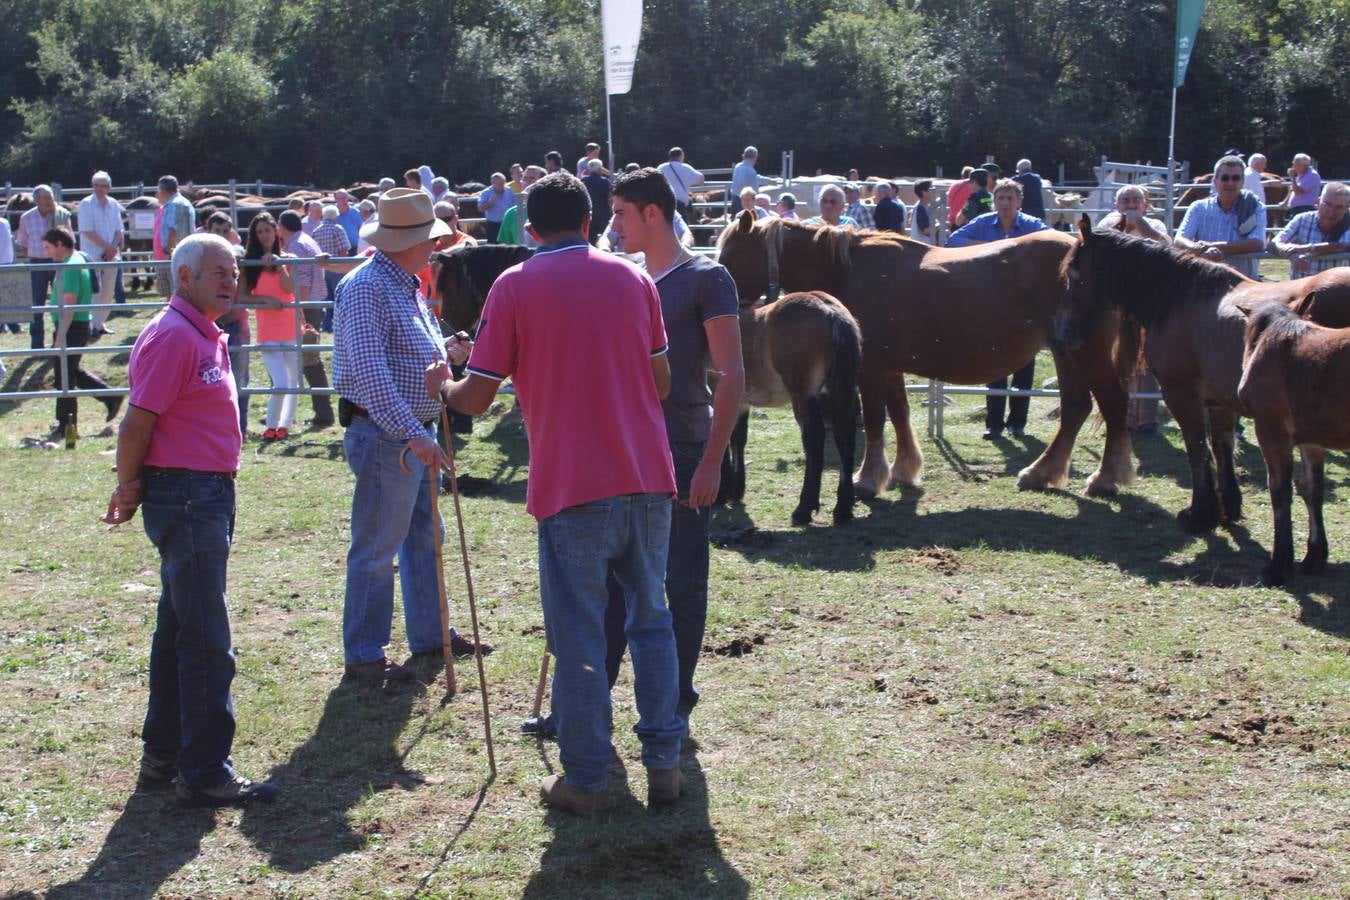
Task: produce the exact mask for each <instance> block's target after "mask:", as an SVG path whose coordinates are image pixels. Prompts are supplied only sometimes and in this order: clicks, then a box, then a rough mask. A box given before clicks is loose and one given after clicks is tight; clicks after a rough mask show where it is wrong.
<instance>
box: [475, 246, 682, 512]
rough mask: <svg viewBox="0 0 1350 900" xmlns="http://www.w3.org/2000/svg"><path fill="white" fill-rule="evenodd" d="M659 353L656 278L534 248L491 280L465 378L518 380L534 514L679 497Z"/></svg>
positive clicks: (528, 505)
mask: <svg viewBox="0 0 1350 900" xmlns="http://www.w3.org/2000/svg"><path fill="white" fill-rule="evenodd" d="M665 352H666V329H665V325H664V323H663V322H662V320H661V298H660V295H659V294H657V292H656V286H655V285H654V284H652V280H651V279H650V278H648V277H647V276H646V275H645V274H644V273H643V272H641V271H640V270H639V269H638V268H637V267H635V266H633V265H632V264H630V263H628V262H625V261H624V260H621V259H618V258H616V257H613V256H610V255H608V254H606V253H601V252H599V251H598V250H594V249H592V248H591V247H590V245H588V244H585V243H578V244H563V245H561V246H559V247H558V248H557V249H545V250H541V251H540V252H538V253H537V254H535V255H534V256H533V257H532V258H530V259H528V260H526V261H525V262H523V263H521V264H520V265H518V266H514V267H512V268H510V269H507V270H506V271H505V272H504V273H502V275H501V277H500V278H498V279H497V281H496V283H495V284H493V286H492V290H491V291H490V292H489V293H488V298H487V303H486V305H485V306H484V308H483V319H482V322H481V324H480V325H479V327H478V337H477V340H476V342H475V343H474V348H473V354H472V355H471V356H470V358H469V363H468V369H469V371H470V372H473V373H475V374H477V375H481V376H483V377H485V378H492V379H495V380H501V379H504V378H506V377H508V376H509V377H510V378H511V379H512V380H513V381H514V382H515V386H516V398H517V400H518V401H519V402H520V406H521V412H522V413H523V414H524V416H525V430H526V434H527V436H528V437H529V442H530V480H529V487H528V488H527V490H526V495H525V509H526V511H527V512H529V513H530V515H532V516H534V517H535V518H536V519H539V520H543V519H547V518H549V517H550V516H552V515H554V514H555V513H557V512H558V511H559V510H562V509H565V508H567V507H569V506H576V505H577V504H579V503H589V502H590V501H592V500H600V499H603V498H605V497H616V496H619V495H622V494H637V493H663V494H665V493H668V494H673V493H674V492H675V469H674V466H673V464H672V463H671V459H670V447H669V445H668V443H667V441H666V423H665V419H664V417H663V416H662V414H661V399H660V397H658V396H657V394H656V381H655V379H654V378H653V377H652V369H651V358H652V357H653V356H659V355H660V354H662V353H665Z"/></svg>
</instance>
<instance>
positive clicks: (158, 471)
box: [141, 466, 239, 481]
mask: <svg viewBox="0 0 1350 900" xmlns="http://www.w3.org/2000/svg"><path fill="white" fill-rule="evenodd" d="M141 471H142V472H144V473H145V474H146V475H150V476H155V475H210V476H211V477H213V478H228V479H229V480H230V481H234V479H235V477H236V476H237V475H238V474H239V473H238V472H203V471H201V470H200V469H178V468H173V467H171V466H142V467H141Z"/></svg>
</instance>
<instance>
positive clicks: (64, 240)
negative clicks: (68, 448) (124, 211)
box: [42, 226, 122, 440]
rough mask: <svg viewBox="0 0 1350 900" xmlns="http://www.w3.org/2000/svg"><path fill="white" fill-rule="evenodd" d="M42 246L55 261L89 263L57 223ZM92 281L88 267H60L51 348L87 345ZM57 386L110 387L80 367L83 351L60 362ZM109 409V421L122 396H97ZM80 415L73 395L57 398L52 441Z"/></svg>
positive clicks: (53, 301) (54, 295) (49, 301)
mask: <svg viewBox="0 0 1350 900" xmlns="http://www.w3.org/2000/svg"><path fill="white" fill-rule="evenodd" d="M42 247H43V249H44V250H45V251H46V253H47V256H48V257H49V258H50V259H51V261H52V262H58V263H77V264H78V263H87V262H88V261H89V260H88V259H87V258H86V257H85V255H84V254H83V253H81V252H79V251H78V250H76V249H75V235H74V234H72V233H71V231H70V229H69V228H66V227H65V226H58V227H56V228H51V229H48V230H47V232H46V233H44V234H43V235H42ZM93 288H94V286H93V280H92V279H91V278H90V277H89V270H88V269H85V268H69V269H60V270H58V271H57V273H56V277H55V278H54V279H53V280H52V292H51V296H49V297H48V298H47V305H48V306H51V307H54V310H53V312H52V314H51V316H52V325H53V331H54V332H55V333H54V334H53V336H52V347H54V348H56V347H65V348H72V347H84V346H86V345H87V344H88V343H89V330H90V321H91V320H92V319H93V311H92V310H90V309H89V304H91V303H93V302H94V289H93ZM56 387H57V388H58V389H59V390H63V391H69V390H75V389H77V388H78V389H79V390H83V391H90V390H107V388H108V384H107V382H105V381H104V380H103V379H101V378H99V377H98V376H97V375H91V374H90V373H88V372H86V371H85V370H84V369H82V368H80V354H78V353H68V354H67V355H66V358H65V369H64V373H63V372H62V368H61V364H60V363H59V362H58V363H57V376H56ZM98 399H99V400H100V401H101V402H102V403H103V405H104V406H106V407H107V408H108V417H107V419H106V421H109V422H111V421H112V420H113V418H114V417H115V416H116V415H117V413H118V411H119V410H120V409H121V408H122V398H121V397H112V396H104V397H99V398H98ZM78 417H79V407H78V401H76V399H75V398H74V397H58V398H57V399H56V427H55V428H53V429H52V433H51V437H50V440H56V439H57V438H58V437H59V436H60V435H61V434H63V433H64V432H65V429H66V425H67V424H75V423H76V422H77V421H78Z"/></svg>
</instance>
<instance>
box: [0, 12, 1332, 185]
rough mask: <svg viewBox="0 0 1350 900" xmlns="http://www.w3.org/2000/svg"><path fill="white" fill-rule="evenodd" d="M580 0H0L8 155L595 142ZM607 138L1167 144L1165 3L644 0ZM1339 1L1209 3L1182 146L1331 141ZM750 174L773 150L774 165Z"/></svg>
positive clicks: (322, 175)
mask: <svg viewBox="0 0 1350 900" xmlns="http://www.w3.org/2000/svg"><path fill="white" fill-rule="evenodd" d="M598 6H599V3H598V0H389V2H385V3H380V4H370V3H365V2H360V0H324V2H319V0H288V2H281V0H263V2H257V0H253V2H250V0H141V2H137V3H130V4H128V3H126V2H124V0H70V2H56V0H9V2H8V4H7V7H6V9H7V12H8V10H10V9H12V10H13V11H14V15H12V16H9V15H7V17H6V18H7V20H8V21H12V22H18V23H21V24H20V26H19V27H11V28H8V29H5V30H4V31H3V33H0V58H5V59H7V60H12V61H17V62H19V63H20V64H11V65H7V66H4V67H0V95H3V96H7V97H10V98H12V99H11V100H10V102H9V103H8V104H7V105H6V108H5V109H3V110H0V135H3V136H4V137H3V138H0V166H3V167H4V177H6V178H9V179H11V180H14V181H32V180H38V179H50V180H62V181H66V182H71V183H76V182H80V183H82V181H83V179H84V178H85V177H87V174H88V172H89V171H91V170H92V169H93V168H96V167H107V168H109V169H110V170H113V171H114V172H115V174H117V175H118V176H119V177H120V178H123V179H132V178H141V179H148V178H151V177H153V176H155V175H157V174H158V173H160V172H161V171H175V172H179V173H181V174H183V175H184V176H187V177H193V178H197V179H199V180H200V179H215V178H224V177H227V176H230V175H237V176H239V177H244V178H253V177H258V176H265V177H266V178H269V179H273V180H286V181H316V182H323V183H326V184H331V183H336V182H339V181H349V180H355V179H358V178H361V179H367V178H375V177H378V176H379V175H382V174H397V172H398V171H401V170H402V169H403V168H406V167H408V166H413V165H417V164H420V163H429V164H431V165H432V166H433V167H434V168H436V169H437V170H438V171H442V172H445V173H447V174H448V175H450V176H451V177H453V178H455V179H456V180H459V181H465V180H471V179H472V180H481V179H482V178H484V177H485V176H486V175H487V173H488V172H491V171H493V170H494V169H502V168H504V167H505V166H506V165H507V164H508V163H510V162H512V161H515V160H522V161H524V160H531V159H533V160H537V159H539V158H540V157H541V156H542V154H543V152H544V151H546V150H550V149H555V148H556V149H559V150H563V151H564V152H565V154H566V155H567V156H569V157H571V156H572V155H573V154H575V153H576V152H577V151H578V150H579V148H580V145H581V144H582V143H583V142H584V141H587V140H591V139H598V138H601V137H603V135H604V131H605V97H604V93H603V90H604V89H603V84H602V73H601V66H600V54H599V44H600V26H599V16H598ZM644 6H645V8H644V24H643V38H642V44H641V49H640V51H639V57H638V64H637V70H636V76H635V82H634V89H633V93H631V94H629V95H626V96H620V97H615V98H613V101H612V117H613V123H614V133H615V138H616V141H617V143H618V155H619V156H620V158H621V160H623V161H626V160H629V159H636V160H640V161H644V162H654V161H657V160H660V159H662V158H664V155H665V151H666V149H667V148H668V147H670V146H672V145H675V144H679V145H681V146H683V147H684V148H685V149H686V150H687V151H688V155H689V159H690V161H691V162H693V163H694V164H695V165H698V166H702V167H717V166H726V165H730V164H731V163H732V162H734V161H735V160H736V159H737V158H738V154H739V151H740V148H741V147H743V146H744V145H745V144H746V143H750V142H753V143H755V144H757V145H758V146H759V147H760V148H761V149H762V150H763V151H764V153H765V158H766V160H774V159H775V158H776V156H777V153H778V151H779V150H780V149H788V148H791V149H795V150H796V151H797V169H798V171H800V172H810V171H814V170H815V169H817V168H820V169H826V170H833V171H840V170H842V169H844V168H847V167H849V166H854V165H856V166H860V167H862V168H863V169H864V170H867V171H873V172H885V173H891V174H896V173H900V172H906V171H908V172H916V173H917V172H928V171H931V170H932V167H933V166H934V165H944V166H946V167H948V168H951V167H954V166H955V165H957V164H959V163H961V162H968V161H977V160H981V159H983V158H984V156H985V155H986V154H993V155H994V156H995V157H996V158H998V159H999V160H1000V161H1003V162H1006V163H1008V164H1011V162H1013V161H1014V160H1015V159H1016V158H1017V157H1020V156H1029V157H1031V158H1032V159H1033V160H1035V161H1036V162H1037V164H1038V166H1040V167H1041V168H1042V169H1043V170H1051V169H1052V168H1053V167H1054V165H1055V164H1056V163H1058V162H1064V163H1066V164H1067V165H1068V167H1069V168H1070V170H1071V171H1072V172H1073V173H1074V174H1075V175H1080V176H1081V175H1085V174H1086V169H1087V167H1088V166H1090V165H1091V164H1093V163H1094V162H1095V161H1096V159H1097V157H1099V156H1100V155H1102V154H1106V155H1109V156H1111V157H1113V158H1117V159H1140V160H1146V159H1151V160H1154V161H1159V160H1161V159H1162V158H1163V157H1164V156H1165V155H1166V146H1167V145H1166V139H1167V129H1168V109H1169V100H1170V94H1171V90H1170V87H1171V85H1170V74H1171V58H1172V49H1173V47H1172V42H1173V34H1174V24H1175V7H1176V4H1175V2H1173V0H1123V2H1118V3H1111V4H1104V3H1100V2H1095V0H716V2H715V0H647V2H646V3H645V4H644ZM1347 51H1350V2H1348V0H1329V2H1324V3H1317V4H1306V3H1301V2H1296V0H1210V3H1209V5H1208V7H1207V11H1206V13H1205V18H1204V20H1203V22H1202V26H1201V33H1200V36H1199V40H1198V44H1197V52H1196V55H1195V57H1194V58H1193V60H1192V63H1191V69H1190V74H1189V76H1188V80H1187V84H1186V85H1185V87H1184V88H1183V89H1182V91H1181V92H1180V96H1179V102H1180V107H1179V114H1178V144H1177V150H1178V156H1179V157H1181V158H1189V159H1191V160H1192V161H1193V162H1196V163H1199V164H1201V165H1202V167H1204V166H1206V165H1207V164H1208V161H1209V160H1210V159H1212V158H1213V157H1214V156H1215V154H1217V153H1219V152H1220V151H1222V150H1223V149H1225V148H1227V147H1229V146H1238V147H1240V148H1242V149H1244V150H1249V151H1250V150H1256V149H1261V150H1263V151H1264V152H1266V153H1267V155H1268V156H1270V157H1271V159H1272V165H1273V166H1274V167H1275V168H1280V167H1282V165H1283V163H1284V161H1285V160H1287V159H1288V157H1289V156H1290V155H1292V153H1294V152H1296V151H1307V152H1310V153H1312V154H1313V155H1314V156H1317V157H1318V158H1319V159H1320V161H1321V163H1322V168H1323V169H1324V170H1327V171H1329V172H1332V171H1335V170H1336V169H1338V168H1339V167H1341V166H1343V165H1345V164H1346V163H1350V152H1347V151H1346V150H1344V149H1342V148H1346V147H1350V123H1346V122H1345V120H1344V119H1343V118H1342V117H1339V116H1336V115H1335V114H1334V111H1336V110H1339V109H1341V108H1343V107H1344V105H1345V104H1346V102H1347V101H1350V74H1347V69H1346V67H1345V66H1344V65H1342V61H1343V60H1345V59H1346V58H1347ZM769 168H773V164H772V163H769Z"/></svg>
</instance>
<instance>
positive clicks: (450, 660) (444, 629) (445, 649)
mask: <svg viewBox="0 0 1350 900" xmlns="http://www.w3.org/2000/svg"><path fill="white" fill-rule="evenodd" d="M411 449H412V448H411V447H404V448H403V454H402V455H401V456H400V457H399V459H398V463H399V466H400V467H402V469H403V471H404V472H407V473H408V474H409V475H411V474H412V468H411V467H409V465H408V453H409V451H411ZM430 474H431V477H430V478H428V482H429V483H430V485H431V522H432V529H433V533H434V534H435V537H436V589H437V591H438V592H439V593H440V601H441V655H442V657H443V658H444V659H445V692H446V693H447V694H450V695H452V696H453V695H454V694H455V693H457V692H458V690H459V686H458V684H457V682H456V680H455V653H454V650H453V649H452V648H451V646H450V600H449V598H448V597H447V596H446V593H445V554H444V552H443V551H442V549H441V548H442V547H443V546H444V545H445V539H444V537H443V536H442V535H441V506H440V502H439V500H438V498H437V496H436V482H437V480H438V479H437V478H436V477H435V472H432V473H430Z"/></svg>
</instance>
